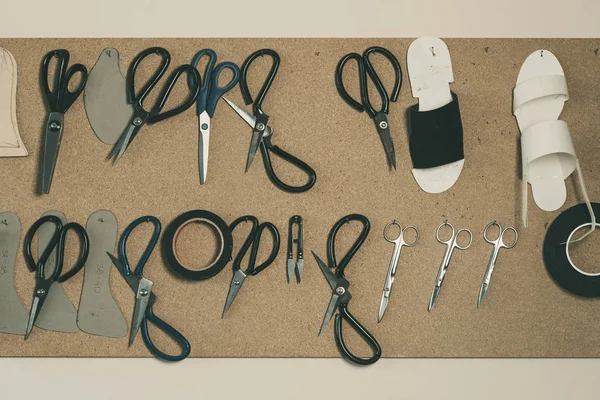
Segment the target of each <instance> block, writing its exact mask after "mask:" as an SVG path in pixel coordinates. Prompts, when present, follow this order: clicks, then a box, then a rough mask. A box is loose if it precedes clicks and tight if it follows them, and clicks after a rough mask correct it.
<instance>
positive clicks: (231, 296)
mask: <svg viewBox="0 0 600 400" xmlns="http://www.w3.org/2000/svg"><path fill="white" fill-rule="evenodd" d="M242 222H250V223H251V224H252V228H251V230H250V233H249V234H248V236H247V237H246V240H245V241H244V243H243V244H242V247H241V248H240V251H239V252H238V254H237V255H236V256H235V259H234V260H233V278H231V285H230V286H229V293H227V300H226V301H225V308H224V309H223V314H222V316H221V318H224V317H225V314H226V313H227V310H229V307H231V304H232V303H233V300H235V297H236V296H237V294H238V292H239V291H240V288H241V287H242V285H243V284H244V281H245V280H246V278H247V277H248V275H253V276H256V275H258V274H259V273H260V272H261V271H263V270H264V269H265V268H267V267H268V266H269V265H271V264H272V263H273V261H275V258H277V254H278V253H279V245H280V239H279V231H278V230H277V227H276V226H275V225H273V224H272V223H270V222H263V223H262V224H259V223H258V218H256V217H254V216H252V215H245V216H243V217H240V218H238V219H236V220H235V221H233V222H232V223H231V225H229V229H230V230H231V232H233V230H234V229H235V228H236V227H237V226H238V225H239V224H241V223H242ZM265 229H266V230H267V231H269V232H271V235H272V237H273V248H272V249H271V254H270V255H269V257H268V258H267V259H266V260H265V261H264V262H263V263H261V264H259V265H256V257H257V256H258V247H259V246H260V241H261V239H262V234H263V232H264V231H265ZM250 247H252V249H250ZM249 249H250V257H249V258H248V267H247V268H246V270H245V271H242V268H241V264H242V260H243V259H244V257H245V256H246V254H247V253H248V250H249Z"/></svg>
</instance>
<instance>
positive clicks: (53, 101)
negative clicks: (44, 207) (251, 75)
mask: <svg viewBox="0 0 600 400" xmlns="http://www.w3.org/2000/svg"><path fill="white" fill-rule="evenodd" d="M54 58H55V59H56V68H55V70H54V85H53V88H52V89H51V88H50V85H49V84H48V80H49V73H50V71H49V69H50V63H51V62H52V59H54ZM77 73H79V75H80V80H79V85H78V86H77V87H76V88H75V89H74V90H70V89H69V84H70V83H71V79H73V77H74V76H75V74H77ZM86 82H87V69H86V68H85V66H84V65H82V64H73V65H71V66H70V67H69V52H68V51H67V50H64V49H58V50H52V51H51V52H49V53H48V54H46V55H45V56H44V58H43V60H42V69H41V83H42V91H43V92H44V95H45V97H46V102H47V104H48V110H49V113H48V118H47V122H46V131H45V135H44V153H43V154H44V155H43V163H42V187H41V189H42V193H44V194H48V193H50V186H51V185H52V177H53V176H54V169H55V168H56V160H57V158H58V150H59V149H60V142H61V140H62V134H63V129H64V122H65V113H66V112H67V110H68V109H69V108H70V107H71V105H72V104H73V103H74V102H75V100H77V98H78V97H79V95H80V94H81V92H83V89H84V88H85V84H86Z"/></svg>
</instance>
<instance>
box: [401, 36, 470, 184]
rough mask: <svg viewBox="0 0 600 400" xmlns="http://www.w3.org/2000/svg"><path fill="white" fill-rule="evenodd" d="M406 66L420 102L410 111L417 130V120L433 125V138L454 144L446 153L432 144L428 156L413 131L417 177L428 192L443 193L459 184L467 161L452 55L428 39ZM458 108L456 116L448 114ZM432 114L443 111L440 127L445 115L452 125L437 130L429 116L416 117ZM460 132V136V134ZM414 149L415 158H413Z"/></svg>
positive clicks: (412, 50) (415, 45)
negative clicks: (447, 136) (445, 136)
mask: <svg viewBox="0 0 600 400" xmlns="http://www.w3.org/2000/svg"><path fill="white" fill-rule="evenodd" d="M406 63H407V69H408V75H409V80H410V86H411V90H412V94H413V97H416V98H418V99H419V103H418V104H417V105H414V106H413V107H411V110H409V114H410V113H413V115H410V116H409V118H411V119H412V125H413V126H414V124H415V121H416V120H419V122H422V125H423V126H425V125H426V124H431V126H430V127H429V128H434V129H433V131H431V130H430V131H429V134H430V135H432V136H435V137H437V138H438V139H439V138H440V137H442V135H450V137H449V138H444V141H447V142H450V143H452V144H453V145H452V146H451V147H449V148H447V149H446V150H447V153H446V151H445V149H444V147H443V145H442V144H440V143H437V142H436V143H435V144H430V146H431V150H432V152H431V154H429V155H426V154H425V151H426V148H425V145H426V143H425V142H426V141H425V139H424V138H423V140H420V139H419V138H417V137H416V135H418V132H417V131H414V132H413V131H412V130H411V131H410V142H411V158H412V159H413V167H414V168H413V170H412V173H413V177H414V178H415V181H416V182H417V184H418V185H419V186H420V187H421V189H423V190H424V191H425V192H428V193H441V192H444V191H446V190H448V189H449V188H450V187H452V185H454V184H455V183H456V181H457V180H458V178H459V176H460V173H461V171H462V168H463V165H464V161H465V160H464V153H463V154H462V157H460V155H461V153H462V151H461V149H462V147H463V146H462V143H460V145H459V144H458V143H457V139H458V137H459V136H460V138H461V141H462V122H461V121H460V110H459V108H458V101H456V104H455V105H454V104H452V103H454V102H453V99H454V98H455V97H453V94H452V92H451V91H450V83H452V82H453V81H454V74H453V72H452V61H451V59H450V52H449V51H448V47H447V46H446V44H445V43H444V42H443V41H442V40H441V39H439V38H435V37H431V36H424V37H421V38H418V39H416V40H415V41H413V42H412V43H411V45H410V46H409V48H408V51H407V56H406ZM446 106H447V107H446ZM454 106H455V107H456V110H455V111H456V112H454V111H453V112H454V113H453V114H449V113H447V111H448V110H451V109H452V108H454ZM432 110H440V111H437V114H438V116H440V118H439V119H438V120H437V123H441V122H442V121H443V120H444V119H443V118H441V116H443V115H445V117H446V121H445V123H449V125H448V126H445V123H444V125H441V124H440V125H437V126H436V122H433V121H427V120H426V119H425V116H422V118H419V117H420V116H417V115H416V114H417V113H431V114H430V115H434V113H435V111H434V112H432ZM419 122H417V126H418V125H419ZM459 128H460V129H459ZM459 130H460V134H458V131H459ZM413 147H414V149H415V154H413ZM459 157H460V158H459ZM417 166H418V167H417ZM425 166H429V167H425Z"/></svg>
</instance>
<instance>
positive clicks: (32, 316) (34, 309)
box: [25, 296, 41, 340]
mask: <svg viewBox="0 0 600 400" xmlns="http://www.w3.org/2000/svg"><path fill="white" fill-rule="evenodd" d="M40 309H41V304H40V298H39V297H38V296H35V297H34V298H33V303H32V304H31V311H30V312H29V319H28V320H27V329H26V330H25V340H27V338H28V337H29V335H30V334H31V330H32V329H33V325H34V324H35V320H36V319H37V316H38V314H39V313H40Z"/></svg>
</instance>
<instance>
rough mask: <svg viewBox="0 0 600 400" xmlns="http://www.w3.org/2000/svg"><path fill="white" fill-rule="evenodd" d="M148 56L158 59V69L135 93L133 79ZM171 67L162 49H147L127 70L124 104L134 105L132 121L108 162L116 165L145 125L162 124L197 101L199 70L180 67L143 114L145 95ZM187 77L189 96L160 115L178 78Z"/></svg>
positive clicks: (136, 57) (186, 66)
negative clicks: (125, 100)
mask: <svg viewBox="0 0 600 400" xmlns="http://www.w3.org/2000/svg"><path fill="white" fill-rule="evenodd" d="M151 55H158V56H159V57H160V59H161V62H160V65H159V66H158V68H157V69H156V70H155V71H154V73H153V74H152V76H151V77H150V79H149V80H148V81H147V82H146V83H145V84H144V86H143V87H142V88H141V90H140V91H139V92H137V93H136V90H135V75H136V72H137V69H138V67H139V65H140V63H141V62H142V61H143V60H144V59H145V58H147V57H148V56H151ZM170 63H171V54H170V53H169V52H168V51H167V50H166V49H164V48H162V47H150V48H148V49H146V50H144V51H142V52H141V53H139V54H138V55H137V56H135V58H134V59H133V61H132V62H131V64H130V65H129V69H128V70H127V79H126V85H127V102H128V103H129V104H133V115H132V117H131V121H130V122H129V125H128V126H127V128H126V129H125V131H124V132H123V133H122V134H121V136H120V137H119V140H118V141H117V143H116V144H115V145H114V147H113V148H112V150H111V152H110V154H109V155H108V157H107V158H108V159H111V158H114V162H115V163H116V162H118V161H119V159H120V158H121V157H122V156H123V153H125V150H127V148H128V147H129V145H130V144H131V142H132V141H133V139H134V138H135V137H136V136H137V134H138V133H139V131H140V129H141V128H142V126H144V125H145V124H146V123H148V124H149V125H151V124H154V123H156V122H159V121H162V120H164V119H167V118H171V117H174V116H176V115H178V114H181V113H182V112H184V111H185V110H187V109H188V108H190V107H191V106H192V104H194V102H195V101H196V98H197V97H198V93H199V92H200V74H199V73H198V70H197V69H196V68H194V67H192V66H191V65H189V64H183V65H180V66H179V67H177V68H176V69H175V70H174V71H173V72H172V73H171V75H170V76H169V78H168V79H167V80H166V83H165V85H164V87H163V90H162V92H161V93H160V95H159V96H158V97H157V98H156V101H155V103H154V106H153V107H152V108H151V109H150V111H146V109H145V108H144V101H145V100H146V98H147V97H148V95H149V94H150V93H151V92H152V90H153V89H154V88H155V87H156V85H157V84H158V82H159V81H160V80H161V78H162V77H163V75H164V74H165V72H166V71H167V68H168V67H169V64H170ZM184 73H185V74H186V75H187V79H188V86H189V94H188V96H187V98H186V99H185V100H184V102H183V103H181V104H180V105H178V106H177V107H174V108H172V109H170V110H168V111H165V112H162V109H163V107H164V106H165V104H166V102H167V99H168V98H169V95H170V94H171V91H172V90H173V88H174V87H175V84H176V83H177V80H178V79H179V77H180V76H181V74H184Z"/></svg>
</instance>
